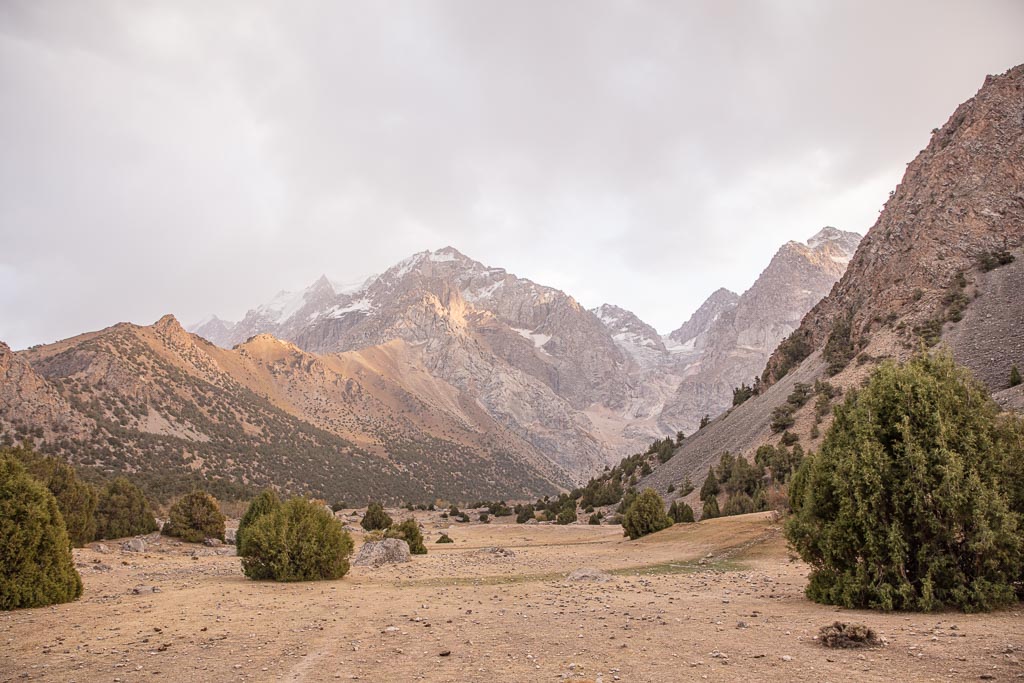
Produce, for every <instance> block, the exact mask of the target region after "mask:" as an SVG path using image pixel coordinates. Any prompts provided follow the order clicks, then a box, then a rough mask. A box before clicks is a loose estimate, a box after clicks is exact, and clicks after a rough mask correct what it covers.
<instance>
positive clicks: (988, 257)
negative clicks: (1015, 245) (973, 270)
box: [978, 249, 1014, 273]
mask: <svg viewBox="0 0 1024 683" xmlns="http://www.w3.org/2000/svg"><path fill="white" fill-rule="evenodd" d="M1013 261H1014V257H1013V254H1011V253H1010V252H1008V251H1006V250H1005V249H1001V250H998V251H986V252H982V253H981V254H980V255H979V256H978V265H979V266H981V269H982V270H983V271H984V272H986V273H987V272H989V271H990V270H995V269H996V268H998V267H999V266H1005V265H1007V264H1010V263H1013Z"/></svg>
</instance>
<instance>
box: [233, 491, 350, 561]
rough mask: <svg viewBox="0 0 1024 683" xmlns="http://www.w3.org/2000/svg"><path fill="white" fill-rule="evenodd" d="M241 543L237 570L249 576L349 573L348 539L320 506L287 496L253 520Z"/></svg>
mask: <svg viewBox="0 0 1024 683" xmlns="http://www.w3.org/2000/svg"><path fill="white" fill-rule="evenodd" d="M246 546H247V549H248V551H249V554H248V555H247V556H245V557H243V558H242V571H243V572H244V573H245V575H246V576H248V577H249V578H250V579H257V580H263V579H271V580H273V581H319V580H323V579H340V578H341V577H343V576H345V574H346V573H348V570H349V562H348V558H349V556H350V555H351V554H352V547H353V544H352V537H351V536H349V534H348V532H347V531H345V530H344V529H343V528H342V526H341V522H339V521H338V520H336V519H335V518H334V515H332V514H331V513H329V512H328V511H327V510H326V509H325V508H324V506H323V505H321V504H319V503H315V502H313V501H311V500H307V499H305V498H292V499H291V500H289V501H287V502H286V503H284V504H283V505H281V506H279V507H277V508H275V509H274V510H271V511H270V512H268V513H266V514H264V515H262V516H260V517H259V518H257V519H256V521H255V522H253V523H252V525H251V526H250V527H249V530H248V531H247V533H246Z"/></svg>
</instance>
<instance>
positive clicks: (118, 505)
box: [96, 477, 160, 538]
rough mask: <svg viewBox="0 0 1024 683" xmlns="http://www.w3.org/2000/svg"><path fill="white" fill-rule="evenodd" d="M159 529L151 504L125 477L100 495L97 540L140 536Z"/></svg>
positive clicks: (114, 481) (116, 480)
mask: <svg viewBox="0 0 1024 683" xmlns="http://www.w3.org/2000/svg"><path fill="white" fill-rule="evenodd" d="M159 528H160V527H159V526H158V525H157V523H156V519H155V518H154V517H153V511H152V509H150V507H149V501H147V500H146V497H145V496H144V495H142V491H141V490H140V489H139V487H138V486H136V485H135V484H133V483H131V482H130V481H128V480H127V479H126V478H125V477H117V478H116V479H114V480H113V481H111V482H110V483H109V484H107V485H106V487H104V489H103V490H102V491H101V492H100V497H99V501H98V502H97V503H96V538H124V537H125V536H137V535H139V534H148V533H152V532H154V531H156V530H157V529H159Z"/></svg>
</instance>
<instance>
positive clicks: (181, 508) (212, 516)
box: [161, 491, 224, 543]
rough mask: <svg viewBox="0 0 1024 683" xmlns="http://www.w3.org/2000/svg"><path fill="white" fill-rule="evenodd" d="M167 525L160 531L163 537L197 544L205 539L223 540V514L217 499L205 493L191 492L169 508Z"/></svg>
mask: <svg viewBox="0 0 1024 683" xmlns="http://www.w3.org/2000/svg"><path fill="white" fill-rule="evenodd" d="M169 517H170V518H169V519H168V520H167V523H166V524H164V528H163V529H162V530H161V533H163V534H164V535H165V536H175V537H177V538H180V539H181V540H183V541H188V542H190V543H198V542H199V541H202V540H204V539H207V538H217V539H220V540H222V541H223V540H224V514H223V513H222V512H221V511H220V506H219V505H218V504H217V499H216V498H214V497H213V496H211V495H210V494H209V493H207V492H206V491H193V492H192V493H187V494H185V495H184V496H182V497H181V498H180V499H179V500H178V502H177V503H175V504H174V505H172V506H171V511H170V515H169Z"/></svg>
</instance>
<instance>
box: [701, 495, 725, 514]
mask: <svg viewBox="0 0 1024 683" xmlns="http://www.w3.org/2000/svg"><path fill="white" fill-rule="evenodd" d="M721 514H722V513H721V512H720V511H719V510H718V499H717V498H715V497H714V496H712V497H711V498H708V499H707V500H705V501H704V509H703V510H701V513H700V518H701V519H714V518H715V517H720V516H721Z"/></svg>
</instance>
